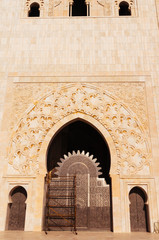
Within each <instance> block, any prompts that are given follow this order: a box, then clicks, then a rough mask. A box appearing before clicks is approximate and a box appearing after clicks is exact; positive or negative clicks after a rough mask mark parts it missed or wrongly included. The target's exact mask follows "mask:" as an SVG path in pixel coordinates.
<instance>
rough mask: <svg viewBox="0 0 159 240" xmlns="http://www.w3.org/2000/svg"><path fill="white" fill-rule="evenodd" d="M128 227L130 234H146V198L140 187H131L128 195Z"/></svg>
mask: <svg viewBox="0 0 159 240" xmlns="http://www.w3.org/2000/svg"><path fill="white" fill-rule="evenodd" d="M129 200H130V226H131V231H132V232H148V231H149V219H148V204H147V200H148V196H147V193H146V192H145V190H144V189H142V188H141V187H138V186H136V187H133V188H132V189H131V191H130V193H129Z"/></svg>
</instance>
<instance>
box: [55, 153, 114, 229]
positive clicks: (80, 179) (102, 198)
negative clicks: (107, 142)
mask: <svg viewBox="0 0 159 240" xmlns="http://www.w3.org/2000/svg"><path fill="white" fill-rule="evenodd" d="M60 160H61V162H59V163H58V165H59V167H57V172H56V174H57V175H58V178H59V179H60V177H62V176H63V177H64V176H76V203H77V209H76V211H77V220H76V224H77V227H86V228H103V229H108V230H110V212H111V211H110V189H109V187H110V186H109V185H108V184H106V182H105V179H104V178H98V176H99V175H101V173H100V172H99V171H100V170H101V168H100V167H98V165H99V162H97V159H94V158H93V155H91V156H90V154H89V153H88V152H87V153H85V152H84V151H82V152H81V153H80V151H77V153H76V152H75V151H73V153H72V154H71V153H68V156H67V155H64V158H61V159H60Z"/></svg>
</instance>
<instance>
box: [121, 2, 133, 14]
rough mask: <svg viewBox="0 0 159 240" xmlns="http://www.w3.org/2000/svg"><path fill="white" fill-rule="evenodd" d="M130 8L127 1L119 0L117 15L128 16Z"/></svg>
mask: <svg viewBox="0 0 159 240" xmlns="http://www.w3.org/2000/svg"><path fill="white" fill-rule="evenodd" d="M130 15H131V10H130V9H129V4H128V3H127V2H125V1H124V2H121V3H120V4H119V16H130Z"/></svg>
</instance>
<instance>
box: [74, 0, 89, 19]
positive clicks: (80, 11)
mask: <svg viewBox="0 0 159 240" xmlns="http://www.w3.org/2000/svg"><path fill="white" fill-rule="evenodd" d="M72 16H87V6H86V2H85V0H74V2H73V4H72Z"/></svg>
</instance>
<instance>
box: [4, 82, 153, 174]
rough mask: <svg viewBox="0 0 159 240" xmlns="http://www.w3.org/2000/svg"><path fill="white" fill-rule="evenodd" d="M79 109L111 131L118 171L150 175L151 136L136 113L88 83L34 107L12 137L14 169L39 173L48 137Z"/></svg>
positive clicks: (11, 163)
mask: <svg viewBox="0 0 159 240" xmlns="http://www.w3.org/2000/svg"><path fill="white" fill-rule="evenodd" d="M77 112H81V113H84V114H86V115H89V116H91V117H93V118H94V119H96V120H97V121H99V122H100V123H101V124H102V125H103V126H104V127H105V128H106V129H107V131H108V132H109V134H110V136H111V138H112V140H113V142H114V145H115V148H116V152H117V156H118V159H119V160H118V163H117V166H116V172H117V173H121V174H126V175H127V174H142V175H143V174H150V150H149V143H148V140H147V139H148V137H147V135H146V133H145V130H144V128H143V127H142V125H141V123H140V122H139V121H138V119H137V117H136V116H135V114H134V113H133V112H131V111H130V110H129V109H128V108H127V107H126V106H125V105H124V104H123V103H122V102H121V101H120V100H119V99H117V98H116V97H113V96H111V95H110V94H109V93H108V92H107V91H105V90H103V89H102V88H97V87H95V86H93V85H87V84H71V85H67V86H66V87H62V88H59V89H56V91H53V92H50V93H48V95H46V96H45V97H43V98H41V99H40V100H39V101H36V102H35V103H34V104H33V105H32V107H30V109H29V110H28V112H27V113H26V114H25V115H24V116H23V117H22V118H21V120H20V121H19V124H18V125H17V127H16V128H15V129H14V133H13V135H12V138H11V143H10V147H9V151H8V158H9V169H10V171H12V170H11V169H14V172H17V174H26V175H30V174H36V173H38V172H39V164H38V156H39V151H40V148H41V145H42V143H43V141H44V139H45V136H46V135H47V133H48V132H49V130H50V129H51V128H52V127H53V126H54V125H55V124H56V123H57V122H58V121H59V120H61V119H62V118H64V117H66V116H68V115H70V114H72V113H77ZM112 164H113V159H112ZM10 171H9V172H10Z"/></svg>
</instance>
